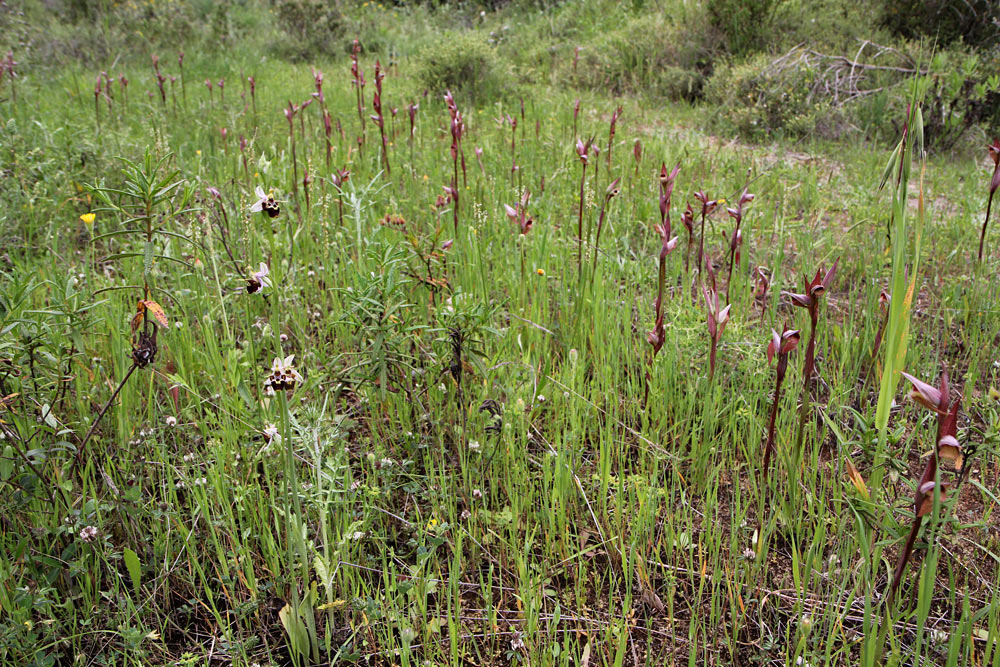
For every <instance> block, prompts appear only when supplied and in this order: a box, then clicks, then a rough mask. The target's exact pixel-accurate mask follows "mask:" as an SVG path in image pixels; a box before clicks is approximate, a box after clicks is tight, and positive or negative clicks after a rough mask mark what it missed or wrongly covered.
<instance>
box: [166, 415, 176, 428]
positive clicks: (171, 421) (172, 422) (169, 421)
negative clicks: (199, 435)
mask: <svg viewBox="0 0 1000 667" xmlns="http://www.w3.org/2000/svg"><path fill="white" fill-rule="evenodd" d="M164 421H165V422H166V423H167V426H169V427H171V428H173V427H174V426H177V417H174V416H173V415H168V416H167V418H166V419H165V420H164Z"/></svg>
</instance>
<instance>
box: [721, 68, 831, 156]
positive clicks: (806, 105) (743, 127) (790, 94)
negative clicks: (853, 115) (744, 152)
mask: <svg viewBox="0 0 1000 667" xmlns="http://www.w3.org/2000/svg"><path fill="white" fill-rule="evenodd" d="M818 75H819V71H818V70H817V69H815V68H812V67H808V66H789V67H784V68H778V67H775V66H774V65H773V63H772V62H771V58H770V57H768V56H766V55H764V54H760V55H757V56H754V57H753V58H751V59H749V60H747V61H745V62H741V63H728V64H726V65H724V66H722V67H720V68H719V69H718V70H717V71H716V73H715V75H714V76H713V77H712V78H711V79H710V80H709V81H708V83H707V85H706V86H705V100H706V102H707V103H708V104H710V105H712V106H713V107H715V108H716V109H717V115H716V123H717V124H718V125H719V126H720V128H721V129H724V130H726V131H735V132H737V133H739V134H740V135H742V136H744V137H747V138H749V139H755V140H759V139H765V138H768V137H770V136H772V135H775V134H781V135H792V136H801V135H808V134H818V135H821V136H824V137H828V138H834V137H837V136H840V135H842V134H843V133H844V132H845V130H846V128H847V126H848V124H847V122H846V118H845V116H844V114H843V113H842V112H841V111H840V110H837V109H834V108H833V107H832V106H831V104H830V103H829V101H828V100H824V99H816V98H814V96H813V95H812V90H813V84H814V83H815V82H816V78H817V76H818Z"/></svg>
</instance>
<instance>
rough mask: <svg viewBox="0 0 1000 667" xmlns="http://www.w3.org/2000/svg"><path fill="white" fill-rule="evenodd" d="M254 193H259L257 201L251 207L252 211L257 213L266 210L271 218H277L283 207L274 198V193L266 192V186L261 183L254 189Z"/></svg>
mask: <svg viewBox="0 0 1000 667" xmlns="http://www.w3.org/2000/svg"><path fill="white" fill-rule="evenodd" d="M254 194H256V195H257V201H255V202H254V203H253V205H252V206H251V207H250V212H251V213H257V212H259V211H264V212H265V213H267V215H268V217H270V218H277V217H278V214H279V213H281V207H279V206H278V202H277V201H275V199H274V194H273V193H271V192H267V193H265V192H264V188H262V187H260V186H259V185H258V186H257V187H256V188H255V189H254Z"/></svg>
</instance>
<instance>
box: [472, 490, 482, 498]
mask: <svg viewBox="0 0 1000 667" xmlns="http://www.w3.org/2000/svg"><path fill="white" fill-rule="evenodd" d="M472 497H473V498H475V499H476V500H479V499H480V498H482V497H483V492H482V491H480V490H479V489H473V490H472Z"/></svg>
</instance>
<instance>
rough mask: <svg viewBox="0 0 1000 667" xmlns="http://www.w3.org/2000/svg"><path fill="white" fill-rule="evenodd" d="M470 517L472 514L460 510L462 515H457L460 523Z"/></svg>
mask: <svg viewBox="0 0 1000 667" xmlns="http://www.w3.org/2000/svg"><path fill="white" fill-rule="evenodd" d="M471 516H472V512H470V511H469V510H462V513H461V514H460V515H459V517H458V518H460V519H461V520H462V521H465V520H466V519H468V518H470V517H471Z"/></svg>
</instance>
